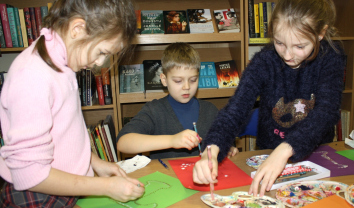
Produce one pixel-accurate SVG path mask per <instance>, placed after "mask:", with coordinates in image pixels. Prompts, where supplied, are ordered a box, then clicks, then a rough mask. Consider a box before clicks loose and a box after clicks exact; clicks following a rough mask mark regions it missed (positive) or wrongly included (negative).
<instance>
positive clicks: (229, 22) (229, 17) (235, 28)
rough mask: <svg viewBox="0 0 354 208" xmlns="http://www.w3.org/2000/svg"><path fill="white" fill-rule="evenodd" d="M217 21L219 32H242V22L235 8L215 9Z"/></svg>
mask: <svg viewBox="0 0 354 208" xmlns="http://www.w3.org/2000/svg"><path fill="white" fill-rule="evenodd" d="M214 17H215V23H216V25H217V28H218V31H219V33H233V32H240V31H241V30H240V23H239V20H238V17H237V14H236V12H235V10H234V9H233V8H230V9H220V10H214Z"/></svg>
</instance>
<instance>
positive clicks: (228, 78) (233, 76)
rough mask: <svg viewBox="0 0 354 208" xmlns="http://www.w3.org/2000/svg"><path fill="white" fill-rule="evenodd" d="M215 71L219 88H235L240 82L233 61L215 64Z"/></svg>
mask: <svg viewBox="0 0 354 208" xmlns="http://www.w3.org/2000/svg"><path fill="white" fill-rule="evenodd" d="M215 71H216V75H217V78H218V84H219V88H229V87H237V85H238V83H239V82H240V77H239V73H238V71H237V68H236V63H235V61H234V60H229V61H220V62H215Z"/></svg>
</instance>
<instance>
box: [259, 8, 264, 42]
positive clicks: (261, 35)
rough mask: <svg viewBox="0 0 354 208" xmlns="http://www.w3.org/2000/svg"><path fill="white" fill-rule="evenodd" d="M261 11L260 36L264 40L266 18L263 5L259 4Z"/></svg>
mask: <svg viewBox="0 0 354 208" xmlns="http://www.w3.org/2000/svg"><path fill="white" fill-rule="evenodd" d="M258 9H259V34H260V37H261V38H264V20H263V18H264V16H263V3H262V2H260V3H258Z"/></svg>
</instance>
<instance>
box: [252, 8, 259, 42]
mask: <svg viewBox="0 0 354 208" xmlns="http://www.w3.org/2000/svg"><path fill="white" fill-rule="evenodd" d="M253 8H254V10H253V11H254V31H255V34H256V36H255V37H256V38H259V37H260V36H259V9H258V4H254V5H253Z"/></svg>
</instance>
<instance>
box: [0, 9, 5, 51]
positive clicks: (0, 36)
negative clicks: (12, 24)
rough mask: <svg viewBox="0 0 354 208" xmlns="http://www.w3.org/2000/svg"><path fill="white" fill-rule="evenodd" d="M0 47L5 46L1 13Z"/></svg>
mask: <svg viewBox="0 0 354 208" xmlns="http://www.w3.org/2000/svg"><path fill="white" fill-rule="evenodd" d="M0 48H6V43H5V37H4V32H3V29H2V22H1V15H0Z"/></svg>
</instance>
